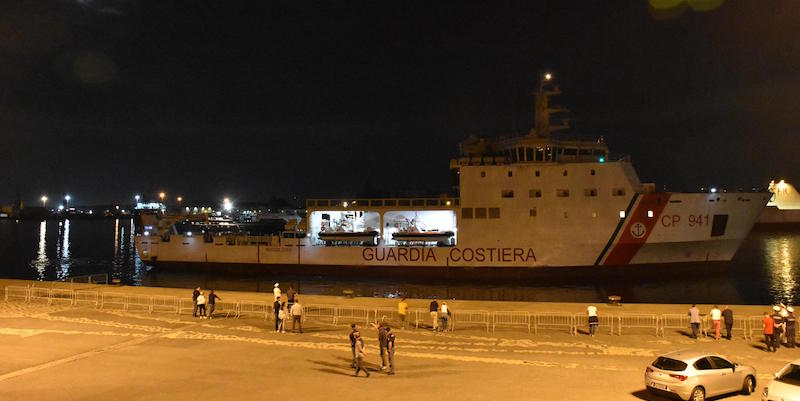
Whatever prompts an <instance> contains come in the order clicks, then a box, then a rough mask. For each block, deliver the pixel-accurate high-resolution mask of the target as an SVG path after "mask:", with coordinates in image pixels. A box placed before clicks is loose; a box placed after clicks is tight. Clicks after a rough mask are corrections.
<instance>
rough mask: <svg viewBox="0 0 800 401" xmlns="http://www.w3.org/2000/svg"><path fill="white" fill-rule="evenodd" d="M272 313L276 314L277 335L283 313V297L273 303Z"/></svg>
mask: <svg viewBox="0 0 800 401" xmlns="http://www.w3.org/2000/svg"><path fill="white" fill-rule="evenodd" d="M272 312H273V313H274V314H275V332H276V333H277V332H278V331H279V330H278V325H279V324H280V318H279V317H278V315H280V312H281V297H278V298H275V302H273V303H272Z"/></svg>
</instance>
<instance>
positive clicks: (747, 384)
mask: <svg viewBox="0 0 800 401" xmlns="http://www.w3.org/2000/svg"><path fill="white" fill-rule="evenodd" d="M755 389H756V380H755V379H754V378H753V376H747V377H745V378H744V384H742V394H743V395H748V394H750V393H752V392H753V391H755Z"/></svg>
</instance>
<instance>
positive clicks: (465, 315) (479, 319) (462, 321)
mask: <svg viewBox="0 0 800 401" xmlns="http://www.w3.org/2000/svg"><path fill="white" fill-rule="evenodd" d="M452 315H453V316H452V319H450V322H449V324H450V330H455V329H456V325H458V326H459V327H463V326H470V325H472V326H481V327H486V332H487V333H488V332H489V324H490V322H489V312H488V311H484V310H465V309H458V310H454V311H453V312H452Z"/></svg>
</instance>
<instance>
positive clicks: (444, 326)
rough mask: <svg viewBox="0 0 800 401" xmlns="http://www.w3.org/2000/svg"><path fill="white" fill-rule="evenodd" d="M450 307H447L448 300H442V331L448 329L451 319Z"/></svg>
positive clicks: (440, 312)
mask: <svg viewBox="0 0 800 401" xmlns="http://www.w3.org/2000/svg"><path fill="white" fill-rule="evenodd" d="M450 313H452V312H451V311H450V308H448V307H447V302H442V306H441V310H440V311H439V317H440V318H441V319H442V326H441V327H442V333H444V332H446V331H447V321H448V320H450Z"/></svg>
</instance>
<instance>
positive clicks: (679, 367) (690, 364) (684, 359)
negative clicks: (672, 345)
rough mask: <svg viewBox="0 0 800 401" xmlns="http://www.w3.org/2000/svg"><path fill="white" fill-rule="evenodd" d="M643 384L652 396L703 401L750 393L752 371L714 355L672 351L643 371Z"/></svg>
mask: <svg viewBox="0 0 800 401" xmlns="http://www.w3.org/2000/svg"><path fill="white" fill-rule="evenodd" d="M644 384H645V386H647V390H649V391H650V392H651V393H654V394H659V395H667V396H677V397H679V398H680V399H682V400H691V401H704V400H705V399H706V397H716V396H718V395H723V394H730V393H736V392H739V393H741V394H750V393H752V392H753V391H754V390H755V388H756V370H755V369H754V368H753V367H751V366H745V365H739V364H738V363H734V362H731V361H730V360H729V359H727V358H725V357H724V356H722V355H718V354H710V353H705V352H701V351H686V350H684V351H675V352H670V353H668V354H664V355H661V356H659V357H658V358H656V360H655V361H653V363H652V364H650V366H648V367H647V368H646V369H645V372H644Z"/></svg>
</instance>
